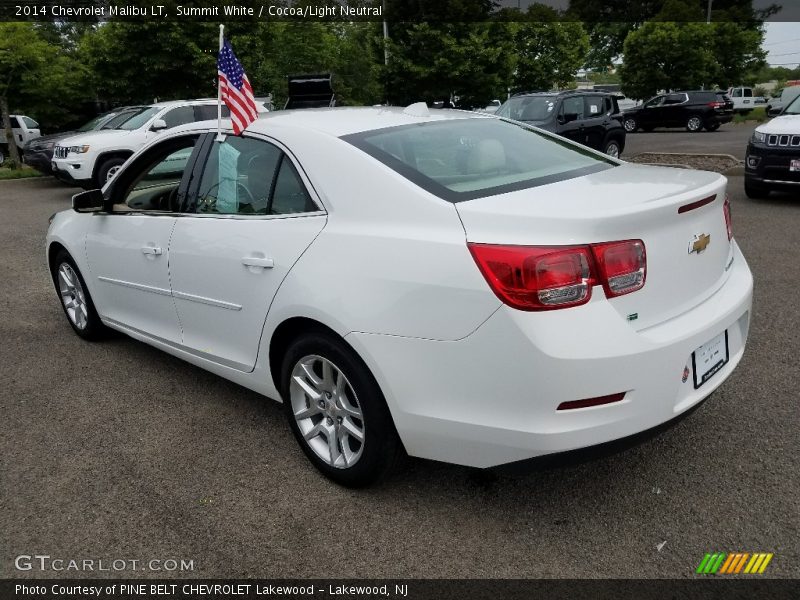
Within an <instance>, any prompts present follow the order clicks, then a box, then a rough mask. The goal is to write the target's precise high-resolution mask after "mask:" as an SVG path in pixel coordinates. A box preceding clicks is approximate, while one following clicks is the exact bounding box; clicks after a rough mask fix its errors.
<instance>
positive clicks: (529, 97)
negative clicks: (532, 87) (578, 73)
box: [495, 91, 625, 156]
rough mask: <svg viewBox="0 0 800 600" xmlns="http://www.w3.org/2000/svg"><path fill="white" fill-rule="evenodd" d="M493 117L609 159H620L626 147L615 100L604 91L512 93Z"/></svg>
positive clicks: (620, 117) (623, 129)
mask: <svg viewBox="0 0 800 600" xmlns="http://www.w3.org/2000/svg"><path fill="white" fill-rule="evenodd" d="M495 114H496V115H498V116H501V117H506V118H508V119H514V120H515V121H522V122H524V123H529V124H530V125H533V126H535V127H539V128H541V129H544V130H546V131H551V132H553V133H557V134H558V135H562V136H564V137H565V138H569V139H571V140H573V141H575V142H578V143H579V144H583V145H584V146H589V147H590V148H594V149H595V150H600V151H601V152H605V153H606V154H608V155H610V156H619V155H620V154H622V151H623V149H624V148H625V128H624V127H623V126H622V113H621V112H620V110H619V106H618V105H617V99H616V98H615V97H614V96H613V95H611V94H607V93H604V92H593V91H568V92H531V93H521V94H515V95H514V96H512V97H511V98H509V99H508V100H506V101H505V102H504V103H503V105H502V106H501V107H500V108H498V109H497V112H496V113H495Z"/></svg>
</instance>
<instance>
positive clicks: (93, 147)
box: [52, 99, 230, 189]
mask: <svg viewBox="0 0 800 600" xmlns="http://www.w3.org/2000/svg"><path fill="white" fill-rule="evenodd" d="M222 111H223V112H222V116H223V117H228V116H229V115H230V113H229V111H228V109H227V107H225V106H223V107H222ZM216 118H217V101H216V100H215V99H213V100H212V99H208V100H178V101H174V102H159V103H157V104H151V105H150V106H143V107H141V108H140V109H139V110H138V111H137V112H134V113H133V114H132V116H130V118H128V119H127V120H125V121H123V122H122V123H120V124H119V125H117V126H116V128H114V129H102V130H99V131H88V132H85V133H81V134H80V135H76V136H73V137H70V138H66V139H64V140H61V141H60V142H59V143H58V145H57V146H56V147H55V148H54V149H53V165H52V166H53V174H54V175H55V176H56V177H57V178H58V179H60V180H62V181H65V182H67V183H74V184H76V185H79V186H81V187H83V188H86V189H90V188H100V187H102V186H103V184H105V182H106V181H108V180H109V179H111V178H112V177H113V176H114V175H115V174H116V172H117V171H118V170H119V168H120V167H121V166H122V164H123V163H124V162H125V161H126V160H127V159H128V158H129V157H130V156H131V155H133V153H134V152H136V151H137V150H139V148H141V147H142V146H144V145H145V143H147V142H149V141H150V140H152V139H153V138H154V137H156V136H158V135H159V134H160V133H161V132H162V131H164V130H166V129H171V128H173V127H177V126H178V125H185V124H186V123H193V122H196V121H207V120H209V119H216Z"/></svg>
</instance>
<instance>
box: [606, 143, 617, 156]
mask: <svg viewBox="0 0 800 600" xmlns="http://www.w3.org/2000/svg"><path fill="white" fill-rule="evenodd" d="M606 154H608V155H609V156H612V157H614V158H619V144H617V143H616V142H610V143H609V144H608V146H606Z"/></svg>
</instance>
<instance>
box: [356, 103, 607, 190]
mask: <svg viewBox="0 0 800 600" xmlns="http://www.w3.org/2000/svg"><path fill="white" fill-rule="evenodd" d="M577 100H578V101H579V103H580V107H583V98H582V97H579V98H577ZM342 139H343V140H344V141H346V142H348V143H350V144H352V145H354V146H356V147H357V148H359V149H360V150H362V151H364V152H366V153H367V154H369V155H370V156H372V157H374V158H376V159H377V160H379V161H380V162H382V163H384V164H385V165H387V166H388V167H390V168H391V169H393V170H395V171H397V172H398V173H400V175H402V176H404V177H405V178H406V179H408V180H410V181H411V182H413V183H415V184H416V185H418V186H420V187H421V188H423V189H425V190H427V191H429V192H431V193H433V194H435V195H437V196H439V197H440V198H443V199H444V200H448V201H450V202H460V201H462V200H471V199H473V198H481V197H484V196H491V195H494V194H501V193H505V192H511V191H515V190H521V189H527V188H532V187H536V186H537V185H544V184H546V183H554V182H556V181H563V180H565V179H571V178H573V177H579V176H581V175H585V174H588V173H594V172H597V171H602V170H605V169H610V168H613V167H614V166H616V163H614V162H613V161H611V159H606V158H604V157H598V156H597V155H596V154H594V153H592V152H591V151H589V150H585V149H583V148H580V147H577V146H575V145H573V144H570V143H569V142H567V141H564V140H562V139H561V138H558V137H556V136H551V135H547V134H545V133H543V132H540V131H537V130H535V129H533V128H531V127H528V126H525V125H522V124H520V123H515V122H512V121H507V120H505V119H494V118H473V119H448V120H445V121H433V122H425V123H420V124H416V125H404V126H400V127H389V128H386V129H378V130H375V131H367V132H363V133H357V134H351V135H346V136H343V137H342Z"/></svg>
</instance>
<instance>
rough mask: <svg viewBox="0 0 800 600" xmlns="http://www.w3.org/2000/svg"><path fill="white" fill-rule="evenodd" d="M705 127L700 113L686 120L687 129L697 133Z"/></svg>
mask: <svg viewBox="0 0 800 600" xmlns="http://www.w3.org/2000/svg"><path fill="white" fill-rule="evenodd" d="M702 129H703V119H701V118H700V117H699V116H698V115H692V116H691V117H689V118H688V119H687V120H686V131H688V132H690V133H697V132H699V131H701V130H702Z"/></svg>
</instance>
